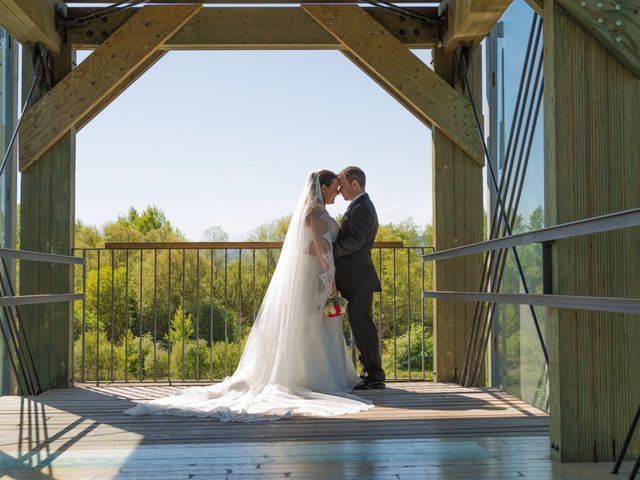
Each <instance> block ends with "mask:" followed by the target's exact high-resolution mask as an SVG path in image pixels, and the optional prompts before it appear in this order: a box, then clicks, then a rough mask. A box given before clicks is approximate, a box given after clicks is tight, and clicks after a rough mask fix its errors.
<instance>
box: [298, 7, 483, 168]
mask: <svg viewBox="0 0 640 480" xmlns="http://www.w3.org/2000/svg"><path fill="white" fill-rule="evenodd" d="M301 8H302V9H303V10H304V11H305V12H307V13H308V14H309V15H310V16H311V17H312V18H313V19H314V20H315V21H317V22H318V23H319V24H320V25H322V26H323V27H324V28H325V29H326V30H327V31H328V32H330V33H331V34H332V35H333V36H334V37H335V38H336V39H337V40H339V41H340V42H341V43H342V44H343V46H344V49H343V52H344V53H345V55H346V56H347V57H348V58H350V59H351V60H353V61H354V62H355V63H356V64H357V65H358V66H359V67H360V68H362V69H363V70H364V71H365V72H366V73H367V74H368V75H369V76H371V77H372V78H373V79H374V80H375V81H376V82H377V83H378V84H380V85H381V86H383V88H384V89H385V90H386V91H387V92H389V93H390V94H391V95H392V96H393V97H394V98H395V99H396V100H398V101H399V102H400V103H401V104H402V105H403V106H405V107H406V108H407V109H408V110H409V111H410V112H411V113H413V114H414V115H416V117H417V118H418V119H419V120H421V121H422V122H423V123H424V124H425V125H427V126H430V127H431V126H432V125H433V126H436V127H437V128H439V129H440V130H441V131H442V132H443V133H444V134H445V135H446V136H447V137H449V138H450V139H451V140H452V141H453V142H454V143H456V144H457V145H458V146H459V147H460V148H462V149H463V150H464V151H465V152H466V153H467V154H468V155H469V156H470V157H471V158H473V159H474V160H475V161H476V162H477V163H478V164H480V165H484V155H483V150H482V143H481V141H480V137H479V135H478V132H477V129H476V125H475V120H474V116H473V111H472V108H471V104H470V102H469V101H468V100H467V99H466V98H465V97H464V96H462V95H461V94H460V93H459V92H457V91H456V90H455V89H454V88H452V87H451V86H450V85H449V84H448V83H447V82H446V81H445V80H443V79H442V78H441V77H440V76H439V75H437V74H436V73H435V72H434V71H433V70H431V69H430V68H429V67H428V66H427V65H425V63H424V62H422V60H420V59H419V58H418V57H417V56H416V55H414V54H413V53H412V52H411V51H410V50H409V49H408V48H407V47H406V46H404V45H402V43H400V42H399V41H398V39H397V38H395V37H394V36H393V35H391V34H390V33H389V32H388V31H387V30H386V29H385V28H384V27H383V26H382V25H380V24H379V23H378V22H376V21H375V20H374V19H373V18H372V17H371V15H369V14H367V13H366V12H365V11H364V10H363V9H362V8H360V7H358V6H355V5H303V6H302V7H301Z"/></svg>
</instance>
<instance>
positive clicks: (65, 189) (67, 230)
mask: <svg viewBox="0 0 640 480" xmlns="http://www.w3.org/2000/svg"><path fill="white" fill-rule="evenodd" d="M35 51H36V49H35V48H34V47H33V46H32V47H24V48H23V49H22V95H23V98H25V99H26V96H27V92H28V91H29V87H30V85H31V82H32V79H33V76H34V75H35V72H34V66H33V63H32V61H33V56H34V53H35ZM74 59H75V55H74V52H73V49H72V48H71V47H70V46H69V45H68V44H65V43H63V44H62V48H61V52H60V54H59V55H56V56H54V57H53V58H52V64H51V66H52V71H51V81H52V83H53V84H54V85H55V84H56V83H58V82H59V81H60V80H62V79H63V78H64V77H65V76H66V75H68V74H69V72H70V71H71V69H72V66H73V63H74ZM46 88H48V87H47V86H46V85H44V84H42V85H40V84H38V85H36V87H35V89H34V92H33V96H32V97H31V100H30V103H29V106H31V105H34V104H35V103H36V102H37V101H38V100H39V99H40V98H41V97H42V96H44V95H46V93H47V91H46ZM75 145H76V136H75V132H74V131H73V129H71V130H69V131H68V132H67V133H66V134H65V135H63V136H62V137H61V138H60V139H59V140H58V141H57V142H56V143H55V144H54V145H53V146H52V148H50V149H49V150H48V151H47V152H46V153H45V155H44V156H43V158H42V161H40V162H38V163H37V164H35V165H34V166H33V168H30V169H29V170H28V171H27V172H24V173H23V174H22V175H21V176H20V232H19V233H20V248H22V249H25V250H32V251H36V252H46V253H56V254H60V255H73V244H74V243H73V242H74V231H75V191H76V175H75V173H76V170H75V165H76V154H75ZM73 271H74V269H73V266H71V265H63V264H51V263H41V262H21V264H20V277H19V281H20V294H22V295H25V294H42V293H54V294H55V293H65V292H72V291H73V289H74V284H73ZM20 314H21V315H22V322H23V323H24V328H25V333H26V335H27V338H28V339H29V342H30V346H31V351H32V352H33V357H34V362H35V365H36V370H37V372H38V377H39V378H40V384H41V386H42V388H43V390H48V389H50V388H69V387H71V386H72V384H73V376H72V374H73V338H74V337H73V302H66V303H55V304H49V305H28V306H27V305H25V306H24V307H20Z"/></svg>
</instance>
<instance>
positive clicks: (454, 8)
mask: <svg viewBox="0 0 640 480" xmlns="http://www.w3.org/2000/svg"><path fill="white" fill-rule="evenodd" d="M511 2H512V0H448V1H447V2H446V5H447V25H446V33H445V35H444V39H443V43H444V47H445V49H446V50H447V51H449V52H450V51H453V50H455V49H456V47H458V46H459V45H465V46H467V47H469V48H470V49H474V48H476V47H477V46H478V45H480V42H481V41H482V40H483V39H484V37H486V36H487V35H488V34H489V32H490V31H491V29H492V28H493V26H494V25H495V24H496V23H497V22H498V20H500V17H502V14H503V13H504V12H505V11H506V10H507V8H509V5H511Z"/></svg>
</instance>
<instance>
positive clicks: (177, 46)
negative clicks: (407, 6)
mask: <svg viewBox="0 0 640 480" xmlns="http://www.w3.org/2000/svg"><path fill="white" fill-rule="evenodd" d="M135 10H136V9H133V8H132V9H126V10H122V11H119V12H116V13H112V14H110V15H108V16H106V17H104V20H103V19H102V18H101V19H99V21H96V22H91V23H88V24H86V25H80V26H77V27H72V28H69V29H68V31H67V41H68V42H70V43H72V44H73V45H74V47H76V48H81V49H94V48H96V47H97V46H98V45H100V44H101V43H102V42H104V41H105V39H107V38H109V36H110V35H111V34H112V33H113V32H115V31H116V30H117V29H118V28H120V26H121V25H122V24H124V23H125V22H126V21H127V20H128V19H129V18H130V17H131V16H132V15H133V14H134V13H135ZM415 10H416V11H417V12H419V13H420V14H421V15H424V16H426V17H429V18H433V19H434V20H436V19H437V18H438V11H437V9H436V8H431V7H428V8H425V7H421V8H416V9H415ZM366 11H367V12H368V13H369V14H370V15H371V16H372V17H373V18H375V19H376V21H378V22H379V23H380V24H381V25H382V26H384V27H385V28H386V29H387V30H389V31H390V32H391V33H392V34H393V35H394V36H395V37H396V38H397V39H398V40H400V41H401V42H402V43H403V44H405V45H406V46H407V47H409V48H433V47H435V46H437V45H438V43H439V41H440V31H439V28H438V27H437V26H429V25H423V24H422V23H421V22H420V21H418V20H414V19H411V18H406V17H401V16H400V15H398V14H396V13H393V12H390V11H388V10H385V9H382V8H366ZM92 12H95V8H92V9H88V8H70V9H69V10H68V17H69V18H70V19H72V18H78V17H80V16H83V15H87V14H90V13H92ZM161 48H162V49H165V50H212V49H216V50H232V49H243V50H259V49H286V50H290V49H295V50H298V49H305V50H313V49H322V50H324V49H331V50H334V49H338V48H341V43H340V42H338V41H337V40H336V39H335V38H334V37H333V36H332V35H330V34H329V33H327V32H326V30H325V29H324V28H322V27H321V26H320V25H318V24H317V23H316V22H315V21H314V20H313V19H311V18H309V16H308V15H307V14H306V13H304V12H303V11H302V10H301V9H300V8H299V7H220V8H211V7H209V8H203V9H202V10H201V11H200V12H198V14H196V15H195V16H194V17H193V18H192V19H191V20H189V22H187V24H186V25H185V26H184V27H183V28H182V29H180V31H179V32H177V33H176V34H175V35H174V36H173V37H171V38H170V39H168V40H167V42H166V43H165V44H164V45H163V46H162V47H161Z"/></svg>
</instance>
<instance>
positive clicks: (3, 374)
mask: <svg viewBox="0 0 640 480" xmlns="http://www.w3.org/2000/svg"><path fill="white" fill-rule="evenodd" d="M17 82H18V42H17V41H16V40H15V39H14V38H12V37H11V35H9V33H8V32H6V31H5V30H3V29H2V28H0V116H1V117H2V118H0V154H1V155H2V157H3V158H4V155H5V153H6V151H7V148H8V146H9V142H10V139H11V134H12V133H13V129H14V127H15V125H16V121H17V112H18V101H17V100H18V98H17V97H18V95H17ZM17 161H18V157H17V155H16V148H15V147H14V148H13V150H12V153H11V155H10V156H9V158H8V159H7V164H6V165H5V167H4V171H3V172H2V175H1V176H0V178H1V179H2V188H0V193H1V194H2V199H1V200H0V202H2V208H1V212H2V217H3V218H2V228H1V230H2V234H1V235H2V242H1V243H2V246H3V247H5V248H15V246H16V201H17V194H16V184H17V182H16V171H17ZM6 261H7V264H8V265H9V268H10V274H11V277H12V278H13V279H14V281H15V262H12V261H10V260H6ZM17 392H18V386H17V382H16V378H15V375H14V373H13V370H12V368H11V367H10V360H9V354H8V352H7V350H6V347H5V344H4V341H3V340H2V339H0V395H15V394H16V393H17Z"/></svg>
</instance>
